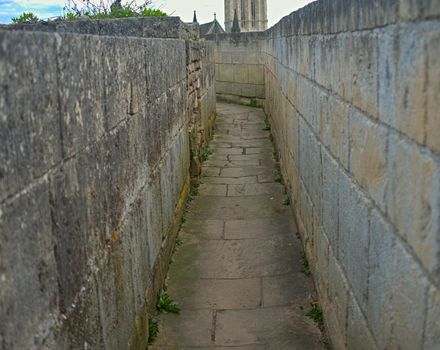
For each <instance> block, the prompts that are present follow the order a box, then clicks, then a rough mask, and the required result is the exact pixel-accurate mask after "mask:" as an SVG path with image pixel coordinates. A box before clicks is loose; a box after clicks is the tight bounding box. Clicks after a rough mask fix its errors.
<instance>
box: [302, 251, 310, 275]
mask: <svg viewBox="0 0 440 350" xmlns="http://www.w3.org/2000/svg"><path fill="white" fill-rule="evenodd" d="M301 262H302V269H301V271H302V273H303V274H305V275H306V276H310V274H311V273H312V272H311V271H310V265H309V259H308V258H307V255H306V253H305V252H303V253H302V257H301Z"/></svg>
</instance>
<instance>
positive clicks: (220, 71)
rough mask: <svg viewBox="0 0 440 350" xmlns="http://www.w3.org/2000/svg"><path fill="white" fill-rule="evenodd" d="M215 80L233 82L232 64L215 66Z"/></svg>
mask: <svg viewBox="0 0 440 350" xmlns="http://www.w3.org/2000/svg"><path fill="white" fill-rule="evenodd" d="M216 69H217V77H216V78H217V80H219V81H222V82H226V81H231V82H232V81H234V66H233V65H232V64H217V65H216Z"/></svg>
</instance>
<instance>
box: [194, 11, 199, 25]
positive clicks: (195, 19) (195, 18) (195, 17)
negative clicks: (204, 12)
mask: <svg viewBox="0 0 440 350" xmlns="http://www.w3.org/2000/svg"><path fill="white" fill-rule="evenodd" d="M193 23H199V21H197V12H196V11H194V17H193Z"/></svg>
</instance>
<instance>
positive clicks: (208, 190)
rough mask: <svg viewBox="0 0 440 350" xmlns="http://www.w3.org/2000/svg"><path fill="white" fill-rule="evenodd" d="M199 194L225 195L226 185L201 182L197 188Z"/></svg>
mask: <svg viewBox="0 0 440 350" xmlns="http://www.w3.org/2000/svg"><path fill="white" fill-rule="evenodd" d="M199 193H200V195H201V196H226V194H227V186H226V185H214V184H201V185H200V188H199Z"/></svg>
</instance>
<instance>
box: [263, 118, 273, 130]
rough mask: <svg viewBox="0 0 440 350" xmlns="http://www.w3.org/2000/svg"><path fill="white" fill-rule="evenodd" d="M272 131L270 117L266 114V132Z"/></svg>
mask: <svg viewBox="0 0 440 350" xmlns="http://www.w3.org/2000/svg"><path fill="white" fill-rule="evenodd" d="M271 129H272V127H271V125H270V121H269V117H268V116H267V114H266V118H264V128H263V130H264V131H270V130H271Z"/></svg>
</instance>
